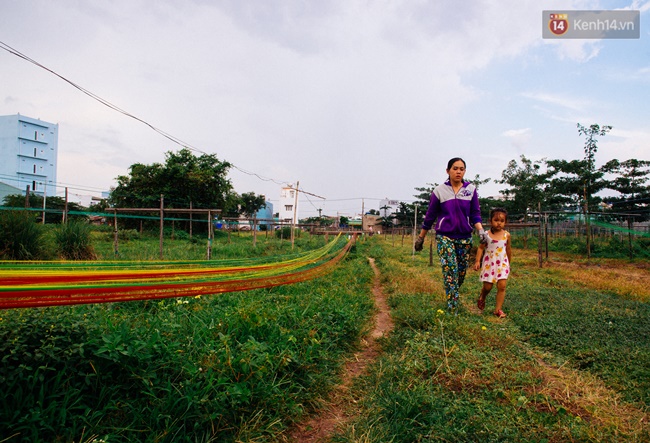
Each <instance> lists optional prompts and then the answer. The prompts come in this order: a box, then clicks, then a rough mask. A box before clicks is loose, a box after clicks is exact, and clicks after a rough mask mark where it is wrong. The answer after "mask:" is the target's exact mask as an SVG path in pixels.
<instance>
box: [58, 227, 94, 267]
mask: <svg viewBox="0 0 650 443" xmlns="http://www.w3.org/2000/svg"><path fill="white" fill-rule="evenodd" d="M91 230H92V229H91V226H90V225H89V224H88V223H86V222H82V221H71V222H69V223H65V224H63V225H61V226H60V227H59V228H58V229H57V230H56V231H55V234H54V237H55V240H56V252H57V253H58V254H59V256H61V257H62V258H64V259H67V260H94V259H95V258H96V256H95V251H94V249H93V246H92V242H91V240H90V233H91Z"/></svg>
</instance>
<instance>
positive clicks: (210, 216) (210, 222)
mask: <svg viewBox="0 0 650 443" xmlns="http://www.w3.org/2000/svg"><path fill="white" fill-rule="evenodd" d="M213 232H214V231H212V211H208V260H210V259H211V258H212V235H213Z"/></svg>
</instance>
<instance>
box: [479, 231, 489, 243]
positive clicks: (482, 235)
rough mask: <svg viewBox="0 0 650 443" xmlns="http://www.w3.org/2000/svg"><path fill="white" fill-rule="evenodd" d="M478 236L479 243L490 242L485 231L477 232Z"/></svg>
mask: <svg viewBox="0 0 650 443" xmlns="http://www.w3.org/2000/svg"><path fill="white" fill-rule="evenodd" d="M478 236H479V239H480V240H481V243H485V244H487V243H488V242H489V241H490V237H489V236H488V233H487V231H486V230H485V229H481V230H480V231H478Z"/></svg>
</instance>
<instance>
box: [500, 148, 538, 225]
mask: <svg viewBox="0 0 650 443" xmlns="http://www.w3.org/2000/svg"><path fill="white" fill-rule="evenodd" d="M520 161H521V164H519V163H517V161H516V160H514V159H513V160H510V162H509V163H508V166H507V167H506V169H504V170H503V172H502V173H501V180H496V183H500V184H502V185H506V186H508V188H506V189H504V190H502V191H501V193H502V194H503V195H504V196H505V197H506V198H507V203H508V204H507V206H508V211H509V212H510V213H511V214H512V215H515V214H523V219H524V221H528V213H529V212H530V211H535V212H536V211H537V207H538V204H539V203H541V202H542V201H544V188H545V186H546V184H547V176H546V175H545V174H543V173H542V172H541V166H542V165H543V164H544V160H539V161H533V160H531V159H529V158H526V156H525V155H522V156H521V157H520Z"/></svg>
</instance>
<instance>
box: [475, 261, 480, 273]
mask: <svg viewBox="0 0 650 443" xmlns="http://www.w3.org/2000/svg"><path fill="white" fill-rule="evenodd" d="M479 269H481V263H479V262H475V263H474V270H475V271H478V270H479Z"/></svg>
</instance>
